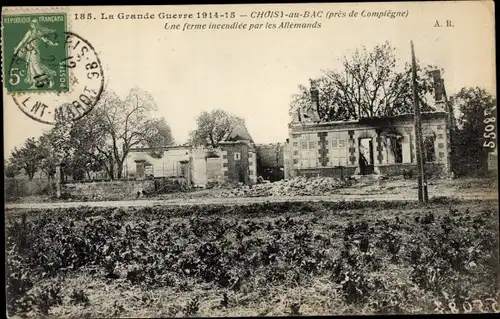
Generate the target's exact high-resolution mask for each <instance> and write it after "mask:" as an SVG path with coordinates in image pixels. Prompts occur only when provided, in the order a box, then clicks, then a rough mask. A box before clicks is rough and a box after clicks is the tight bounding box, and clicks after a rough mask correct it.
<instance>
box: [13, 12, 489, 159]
mask: <svg viewBox="0 0 500 319" xmlns="http://www.w3.org/2000/svg"><path fill="white" fill-rule="evenodd" d="M311 6H312V5H310V4H309V5H306V6H302V7H298V6H295V7H294V8H296V9H295V10H297V9H299V10H298V11H301V10H303V9H308V8H309V9H311ZM275 7H276V8H277V9H281V8H279V7H278V6H275ZM490 7H491V6H490ZM200 8H201V7H199V8H197V9H196V8H193V9H191V10H194V12H195V11H197V10H199V9H200ZM202 8H203V10H204V11H208V10H209V8H210V7H208V6H203V7H202ZM290 8H292V7H290ZM318 8H319V9H322V10H331V11H336V10H343V11H346V12H349V11H350V10H352V9H359V10H363V9H367V10H370V11H375V10H377V11H381V10H383V9H392V10H407V9H408V10H409V17H408V18H407V19H404V18H397V19H388V18H380V19H376V18H371V19H345V18H344V19H331V20H320V22H321V23H322V27H321V28H320V29H307V30H301V29H292V30H286V29H278V30H264V29H263V30H258V31H232V30H225V31H220V30H219V31H212V30H205V31H186V32H180V31H165V30H164V29H163V25H164V23H165V20H163V21H162V20H152V21H137V20H128V21H126V20H113V21H111V20H94V21H92V22H91V23H89V22H82V21H81V20H78V21H74V20H73V21H72V22H71V24H72V26H71V29H72V30H73V32H75V33H77V34H79V35H81V36H82V37H84V38H86V39H87V40H88V41H89V42H91V43H92V44H93V45H94V47H95V48H96V50H97V51H98V54H99V56H100V59H101V61H102V62H103V65H104V73H105V76H106V89H108V90H114V91H115V92H116V93H117V94H118V95H120V96H122V97H125V96H126V95H127V93H128V91H129V90H130V88H132V87H134V86H139V87H141V88H142V89H144V90H146V91H149V92H150V93H151V94H152V95H153V97H154V98H155V100H156V103H157V104H158V108H159V112H158V114H157V115H158V116H163V117H165V118H166V120H167V122H168V123H169V124H170V126H171V128H172V132H173V135H174V138H175V140H176V141H177V142H178V143H183V142H185V141H186V139H187V137H188V133H189V131H190V130H192V129H195V126H196V121H195V118H196V116H197V114H199V113H200V112H201V111H203V110H210V109H213V108H222V109H224V110H226V111H228V112H231V113H234V114H236V115H238V116H240V117H243V118H244V119H245V121H246V123H247V127H248V131H249V133H250V134H251V135H252V137H253V139H254V141H255V142H256V143H271V142H283V141H284V140H285V139H286V138H287V137H288V131H287V124H288V122H289V120H290V118H289V115H288V108H289V103H290V99H291V96H292V94H294V93H296V92H297V86H298V85H299V84H306V85H308V79H309V78H310V77H316V76H318V75H320V74H321V69H324V68H337V67H338V65H339V64H338V63H339V61H338V59H339V58H341V57H342V56H344V55H349V54H350V52H352V51H353V50H355V49H357V48H360V47H361V46H362V45H365V46H367V47H368V48H372V47H373V46H374V45H376V44H382V43H383V42H384V41H389V42H390V43H391V44H392V45H393V46H394V47H396V49H397V51H396V53H397V56H398V58H399V59H400V63H401V64H403V63H405V62H409V61H410V40H413V41H414V44H415V50H416V54H417V58H418V59H419V60H421V61H422V62H423V63H425V64H434V65H439V66H441V67H442V68H444V69H445V74H444V79H445V85H446V88H447V91H448V94H449V95H451V94H453V93H456V92H457V91H458V90H460V88H462V87H467V86H481V87H484V88H486V89H487V90H489V91H490V92H492V93H493V92H494V90H495V65H494V58H495V52H494V37H493V24H492V15H493V13H492V12H491V11H490V10H491V8H489V7H488V6H483V5H482V4H480V3H466V2H463V3H461V2H458V3H457V2H450V3H438V4H433V3H385V4H345V5H341V4H324V5H321V6H318ZM174 9H175V10H174ZM225 9H226V11H232V10H235V11H237V12H239V13H241V14H245V13H248V14H249V13H250V12H252V11H253V10H265V9H267V7H263V6H262V7H261V8H259V7H258V6H253V7H241V6H234V7H233V8H231V7H228V8H225ZM284 9H286V8H285V7H284ZM154 10H155V9H154V7H152V8H145V9H144V12H147V11H149V12H154ZM186 10H187V9H186V8H183V7H177V8H173V9H172V10H169V9H168V7H163V8H161V10H160V11H162V12H170V11H172V12H184V11H186ZM287 10H288V9H287ZM73 11H75V12H77V11H78V12H79V11H81V9H80V10H77V9H73ZM101 11H108V12H115V13H117V12H119V11H124V12H134V11H135V12H138V11H139V9H138V8H127V9H122V10H120V9H119V8H118V7H110V8H97V9H95V12H96V13H98V12H101ZM218 11H220V9H219V10H218ZM70 16H71V15H70ZM436 19H437V20H439V21H441V22H442V23H444V22H445V20H447V19H448V20H451V21H452V22H453V24H454V27H453V28H445V27H442V28H435V27H434V24H435V21H436ZM241 21H246V22H247V23H250V22H256V21H255V20H251V19H248V20H241ZM286 21H289V20H286ZM261 22H263V23H265V21H261ZM269 22H273V23H274V22H279V21H277V20H273V21H272V20H269ZM48 127H49V126H48V125H46V124H41V123H38V122H35V121H34V120H32V119H30V118H28V117H27V116H26V115H25V114H24V113H22V112H21V111H20V110H19V109H18V108H17V106H16V105H15V104H14V103H12V98H11V97H10V96H6V95H5V91H4V130H5V132H4V145H5V147H4V150H5V152H6V153H10V152H11V150H12V149H13V148H14V147H15V146H19V145H20V144H22V143H23V142H24V140H25V139H26V138H28V137H31V136H39V135H40V134H41V132H42V130H43V129H47V128H48Z"/></svg>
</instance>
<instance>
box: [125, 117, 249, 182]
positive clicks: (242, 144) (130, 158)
mask: <svg viewBox="0 0 500 319" xmlns="http://www.w3.org/2000/svg"><path fill="white" fill-rule="evenodd" d="M256 174H257V168H256V154H255V149H254V143H253V140H252V138H251V136H250V134H248V132H247V130H246V128H245V127H242V126H238V127H236V128H235V129H234V130H233V131H232V133H231V134H228V136H226V137H225V138H224V140H223V142H220V143H219V146H218V147H217V148H215V149H211V148H205V147H193V146H192V145H179V146H167V147H160V148H134V149H131V150H130V152H129V154H128V155H127V158H126V161H125V167H124V176H126V177H127V178H135V179H144V178H164V177H166V178H179V177H181V178H184V179H186V180H187V181H188V182H189V185H192V186H195V187H206V186H207V185H208V184H209V183H210V182H241V183H244V184H251V183H255V182H256V181H257V175H256Z"/></svg>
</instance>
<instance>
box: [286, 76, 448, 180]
mask: <svg viewBox="0 0 500 319" xmlns="http://www.w3.org/2000/svg"><path fill="white" fill-rule="evenodd" d="M435 82H436V83H442V80H441V78H440V77H439V78H438V79H437V81H436V79H435ZM443 90H444V87H443V86H442V85H436V87H435V98H434V102H435V108H436V111H434V112H427V113H422V114H421V123H422V140H423V156H424V160H425V163H426V170H427V171H428V174H430V175H434V176H447V175H449V174H450V173H451V154H450V153H451V143H450V123H451V120H450V119H451V117H450V113H449V110H448V108H447V107H446V102H445V94H444V92H443ZM311 97H312V99H311V100H312V103H313V104H314V105H313V109H316V105H315V103H319V98H318V94H317V89H316V88H315V87H311ZM300 112H301V111H300V110H299V111H298V113H297V114H294V116H293V118H292V121H291V123H290V124H289V126H288V129H289V139H288V140H287V143H286V145H285V150H284V167H285V178H291V177H295V176H310V177H313V176H334V177H346V176H351V175H356V174H360V175H367V174H382V175H389V176H390V175H403V173H404V171H412V172H414V173H416V166H417V164H416V139H415V125H414V117H413V114H401V115H398V116H391V117H379V118H361V119H359V120H353V121H338V122H321V123H318V122H311V121H310V120H309V121H307V118H306V117H304V116H301V113H300Z"/></svg>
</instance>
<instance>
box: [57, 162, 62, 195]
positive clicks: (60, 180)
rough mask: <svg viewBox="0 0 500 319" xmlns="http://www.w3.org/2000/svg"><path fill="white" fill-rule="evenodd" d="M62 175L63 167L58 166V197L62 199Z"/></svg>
mask: <svg viewBox="0 0 500 319" xmlns="http://www.w3.org/2000/svg"><path fill="white" fill-rule="evenodd" d="M62 175H63V170H62V167H61V166H60V165H57V166H56V197H57V198H61V194H62V187H61V184H62V182H63V181H62Z"/></svg>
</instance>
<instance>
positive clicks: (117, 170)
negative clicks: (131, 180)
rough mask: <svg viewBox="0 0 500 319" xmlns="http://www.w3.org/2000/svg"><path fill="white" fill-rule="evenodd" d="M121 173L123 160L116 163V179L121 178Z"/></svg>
mask: <svg viewBox="0 0 500 319" xmlns="http://www.w3.org/2000/svg"><path fill="white" fill-rule="evenodd" d="M122 173H123V162H118V163H116V174H117V177H118V179H121V178H122V175H123V174H122Z"/></svg>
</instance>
